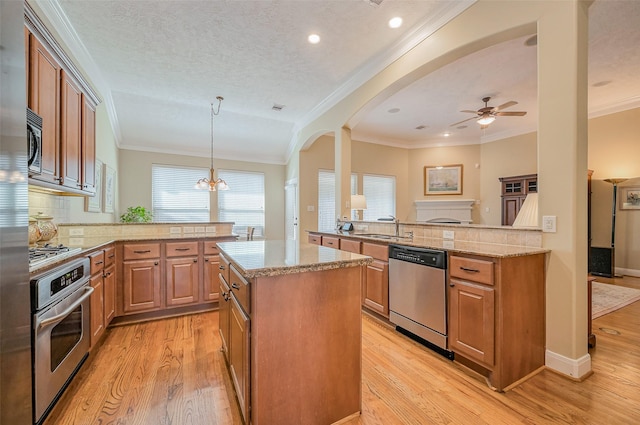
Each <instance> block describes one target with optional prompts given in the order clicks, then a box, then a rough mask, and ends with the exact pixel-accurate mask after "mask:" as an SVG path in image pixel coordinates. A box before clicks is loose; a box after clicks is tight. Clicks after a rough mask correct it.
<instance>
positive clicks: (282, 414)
mask: <svg viewBox="0 0 640 425" xmlns="http://www.w3.org/2000/svg"><path fill="white" fill-rule="evenodd" d="M218 247H219V249H220V251H221V273H220V285H221V294H222V300H221V306H220V333H221V337H222V344H223V352H224V353H225V356H226V357H225V359H226V360H227V364H228V366H229V372H230V374H231V378H232V381H233V383H234V386H235V389H236V395H237V397H238V401H239V403H240V410H241V412H242V414H243V416H244V419H245V423H247V424H249V423H251V424H254V425H265V424H280V425H286V424H292V425H293V424H309V425H313V424H318V425H326V424H332V423H335V422H339V421H341V420H343V419H345V418H348V417H351V416H355V415H358V414H359V413H360V409H361V402H362V400H361V334H362V332H361V318H360V290H361V281H362V276H363V273H364V268H365V267H366V266H367V264H369V263H371V261H372V259H371V258H370V257H367V256H363V255H360V254H354V253H349V252H345V251H339V250H336V249H333V248H326V247H322V246H316V245H311V244H306V243H300V242H299V241H247V242H223V243H219V244H218Z"/></svg>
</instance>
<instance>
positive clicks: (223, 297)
mask: <svg viewBox="0 0 640 425" xmlns="http://www.w3.org/2000/svg"><path fill="white" fill-rule="evenodd" d="M218 277H219V279H220V305H219V309H218V322H219V324H218V332H219V333H220V339H221V340H222V353H223V354H224V358H225V360H226V361H227V362H229V343H228V341H229V314H230V313H231V291H230V290H229V285H228V284H227V282H226V281H225V279H224V277H223V276H222V274H220V275H218Z"/></svg>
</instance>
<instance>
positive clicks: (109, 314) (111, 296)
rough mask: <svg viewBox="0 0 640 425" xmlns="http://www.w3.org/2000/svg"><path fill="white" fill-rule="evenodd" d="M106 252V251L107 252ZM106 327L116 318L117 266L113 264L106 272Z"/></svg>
mask: <svg viewBox="0 0 640 425" xmlns="http://www.w3.org/2000/svg"><path fill="white" fill-rule="evenodd" d="M105 252H106V250H105ZM103 284H104V327H105V328H106V327H107V326H109V323H111V321H112V320H113V318H114V317H116V265H115V264H112V265H111V266H109V267H107V268H106V269H105V270H104V275H103Z"/></svg>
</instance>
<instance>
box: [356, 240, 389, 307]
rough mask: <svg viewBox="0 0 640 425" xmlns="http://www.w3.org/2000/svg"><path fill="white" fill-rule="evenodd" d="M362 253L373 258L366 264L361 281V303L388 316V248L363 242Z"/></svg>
mask: <svg viewBox="0 0 640 425" xmlns="http://www.w3.org/2000/svg"><path fill="white" fill-rule="evenodd" d="M362 255H369V256H371V257H373V258H374V260H373V262H372V263H371V264H369V265H368V266H367V269H366V273H365V276H364V279H363V282H362V305H364V306H365V307H367V308H369V309H371V310H373V311H375V312H376V313H379V314H381V315H382V316H384V317H389V248H388V246H387V245H379V244H372V243H368V242H364V243H363V244H362Z"/></svg>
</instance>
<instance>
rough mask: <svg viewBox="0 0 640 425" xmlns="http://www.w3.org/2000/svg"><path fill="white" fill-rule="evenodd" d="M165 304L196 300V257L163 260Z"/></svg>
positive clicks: (190, 302)
mask: <svg viewBox="0 0 640 425" xmlns="http://www.w3.org/2000/svg"><path fill="white" fill-rule="evenodd" d="M165 271H166V274H165V284H166V287H167V306H176V305H183V304H193V303H195V302H197V301H198V276H199V274H200V273H199V264H198V257H187V258H167V259H166V260H165Z"/></svg>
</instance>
